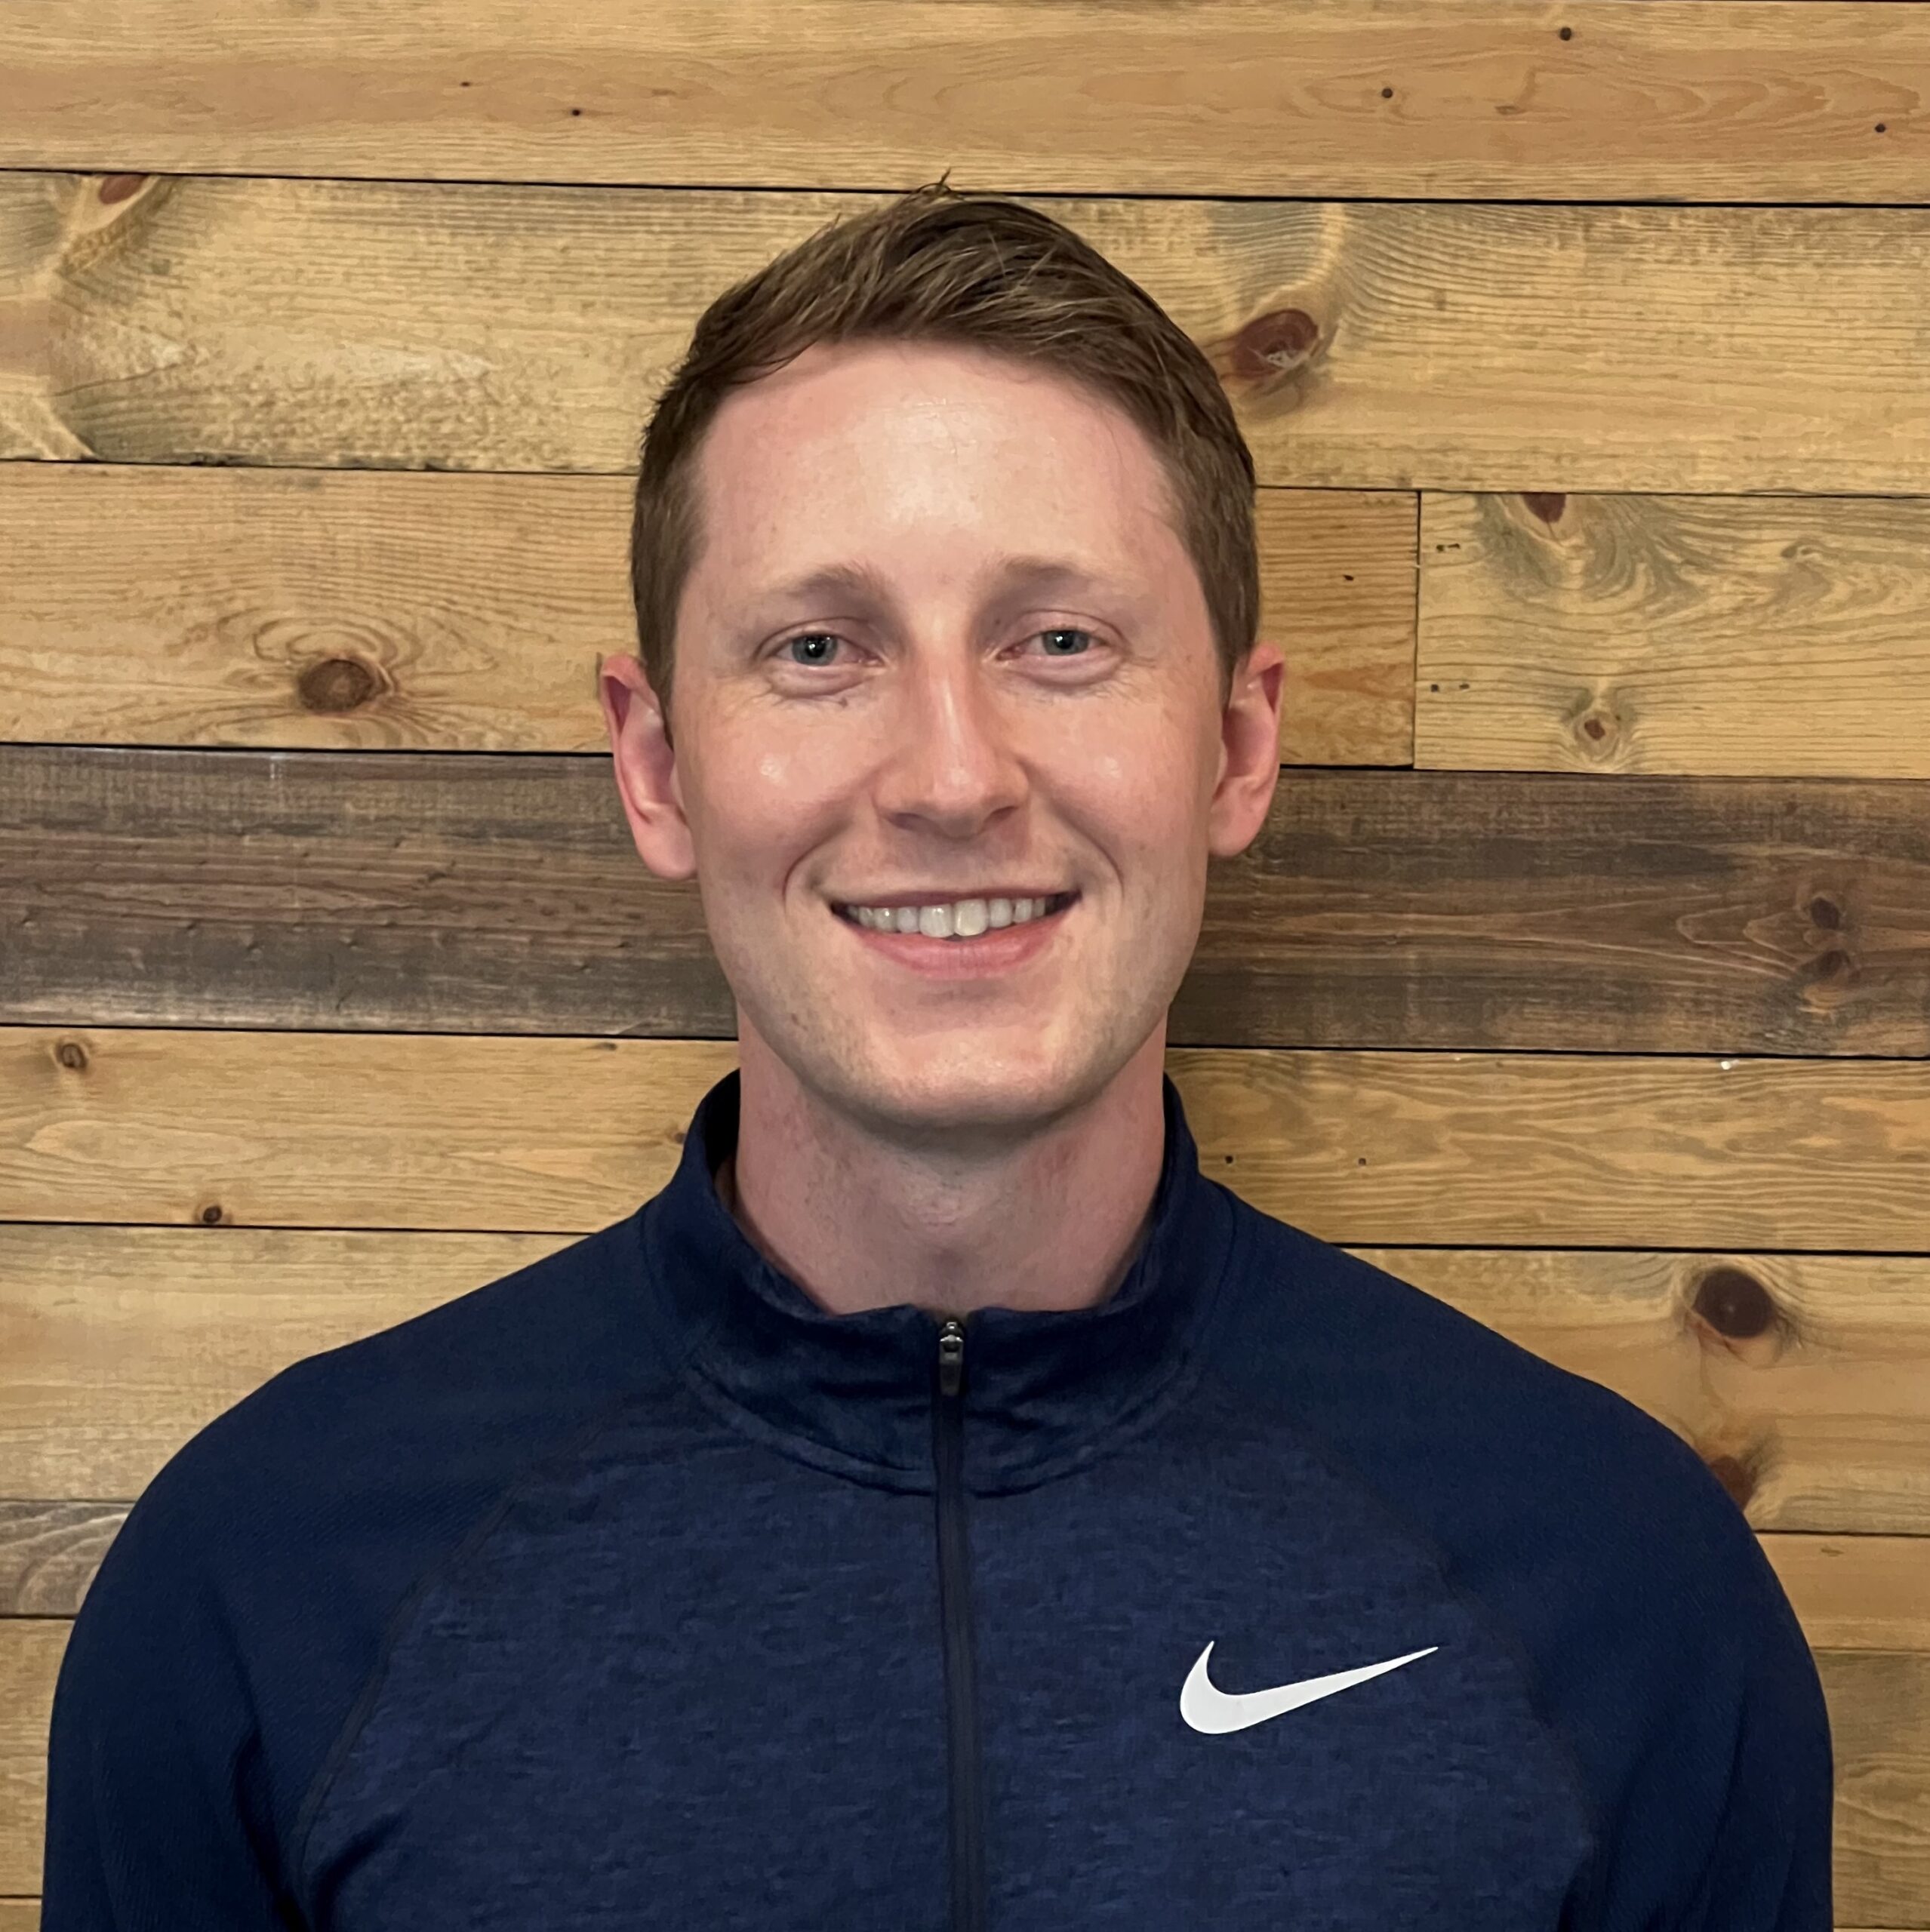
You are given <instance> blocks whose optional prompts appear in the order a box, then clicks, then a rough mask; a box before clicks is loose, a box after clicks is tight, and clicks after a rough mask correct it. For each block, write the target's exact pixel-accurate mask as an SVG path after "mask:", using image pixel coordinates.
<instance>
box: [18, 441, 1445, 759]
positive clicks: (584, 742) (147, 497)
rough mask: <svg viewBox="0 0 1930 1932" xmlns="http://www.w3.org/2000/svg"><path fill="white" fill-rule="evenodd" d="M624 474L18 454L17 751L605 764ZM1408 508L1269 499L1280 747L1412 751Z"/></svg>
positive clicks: (1407, 500) (623, 567)
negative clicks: (177, 750) (224, 750)
mask: <svg viewBox="0 0 1930 1932" xmlns="http://www.w3.org/2000/svg"><path fill="white" fill-rule="evenodd" d="M634 489H635V484H634V481H633V479H631V478H627V477H621V476H535V475H423V474H417V473H413V472H394V471H374V470H274V469H198V468H193V467H189V466H172V467H156V468H146V467H142V466H113V465H110V464H103V463H8V464H0V535H3V536H4V540H5V545H6V568H5V570H4V571H0V740H9V739H20V740H31V741H34V742H38V743H43V744H51V743H69V744H93V745H207V746H273V747H279V748H282V749H289V750H297V749H316V748H324V749H356V750H367V751H393V750H419V751H474V752H499V751H513V752H532V751H545V752H589V751H595V750H601V749H604V748H605V746H606V745H607V743H608V740H607V738H606V736H605V730H604V724H603V718H602V712H601V710H600V709H599V706H598V703H597V690H596V685H597V666H598V665H599V663H600V662H601V660H602V657H603V656H604V654H605V653H606V652H611V651H618V652H628V653H634V652H635V651H636V617H635V614H634V612H633V609H632V607H631V604H630V593H629V518H630V504H631V498H632V495H633V491H634ZM1415 517H1416V508H1415V500H1414V497H1413V495H1412V494H1411V492H1408V491H1330V490H1263V491H1261V492H1260V493H1259V500H1258V503H1257V506H1256V509H1255V512H1254V522H1255V525H1256V527H1257V536H1258V540H1259V546H1260V554H1261V635H1263V636H1265V637H1268V638H1272V639H1273V640H1274V641H1277V642H1279V644H1280V645H1282V647H1283V648H1285V651H1286V652H1287V654H1288V670H1287V677H1286V680H1285V689H1284V692H1283V695H1282V721H1281V743H1280V755H1281V757H1282V759H1283V760H1284V761H1285V762H1287V763H1289V764H1351V765H1365V764H1403V765H1404V764H1411V763H1412V762H1413V759H1414V531H1415Z"/></svg>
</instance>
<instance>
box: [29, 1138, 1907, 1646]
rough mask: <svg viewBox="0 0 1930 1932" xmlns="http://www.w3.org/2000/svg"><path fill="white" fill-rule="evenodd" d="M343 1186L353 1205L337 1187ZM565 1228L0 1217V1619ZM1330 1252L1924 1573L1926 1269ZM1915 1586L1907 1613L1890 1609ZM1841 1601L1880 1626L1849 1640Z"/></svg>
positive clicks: (1891, 1585)
mask: <svg viewBox="0 0 1930 1932" xmlns="http://www.w3.org/2000/svg"><path fill="white" fill-rule="evenodd" d="M415 1112H416V1121H415V1124H417V1125H420V1126H423V1128H424V1129H425V1131H426V1132H429V1133H431V1134H432V1132H433V1129H432V1128H430V1127H429V1125H428V1124H427V1123H426V1121H423V1118H422V1112H423V1110H422V1109H420V1107H418V1108H417V1109H416V1110H415ZM210 1124H211V1125H214V1126H218V1125H220V1123H219V1122H211V1123H210ZM331 1126H332V1127H333V1128H334V1135H331V1138H334V1137H338V1136H339V1133H340V1123H339V1122H337V1123H331ZM422 1152H423V1157H424V1158H425V1159H426V1160H429V1161H432V1160H433V1159H434V1158H436V1155H437V1153H438V1152H439V1149H437V1147H436V1146H435V1145H434V1143H433V1141H430V1143H429V1144H427V1145H426V1146H424V1147H423V1150H422ZM338 1179H339V1184H340V1186H341V1187H342V1189H343V1192H345V1193H350V1192H359V1189H360V1187H361V1185H362V1183H361V1182H360V1180H359V1177H356V1176H354V1175H352V1174H342V1175H340V1176H339V1177H338ZM649 1191H654V1189H651V1190H649ZM642 1192H643V1190H641V1189H640V1190H639V1198H642ZM506 1205H508V1206H509V1207H511V1208H512V1209H513V1206H514V1203H513V1201H511V1202H509V1203H506ZM618 1213H620V1210H617V1211H613V1212H612V1214H611V1217H610V1218H611V1219H613V1220H614V1219H615V1218H617V1214H618ZM573 1238H574V1236H572V1235H562V1234H557V1233H552V1234H547V1235H537V1234H527V1235H509V1234H466V1233H460V1232H390V1231H388V1230H386V1229H380V1228H371V1229H300V1228H272V1227H259V1226H247V1227H235V1226H217V1227H214V1228H205V1227H200V1228H180V1227H174V1228H165V1227H146V1228H143V1227H128V1226H88V1225H85V1224H76V1225H72V1226H59V1225H39V1224H35V1223H12V1224H0V1497H14V1498H17V1499H25V1498H33V1499H39V1500H38V1501H34V1502H25V1501H23V1502H20V1503H19V1504H18V1505H17V1507H18V1508H19V1509H20V1510H23V1511H25V1512H27V1513H26V1514H25V1515H20V1516H17V1517H16V1518H14V1521H13V1525H12V1529H11V1533H10V1535H11V1543H12V1545H13V1548H14V1552H15V1553H14V1556H13V1557H12V1558H11V1564H12V1568H11V1575H12V1577H13V1581H12V1583H11V1586H10V1585H9V1584H8V1583H7V1582H6V1580H5V1579H6V1577H7V1575H8V1574H9V1572H8V1570H7V1569H6V1567H5V1564H7V1562H8V1559H7V1558H4V1557H0V1611H5V1609H6V1608H7V1607H8V1603H9V1601H11V1603H12V1604H13V1607H14V1608H16V1609H17V1610H32V1611H45V1612H48V1613H51V1612H56V1611H60V1610H63V1609H66V1608H70V1607H72V1604H71V1602H70V1601H69V1597H68V1594H67V1593H69V1592H71V1590H72V1587H73V1581H74V1574H75V1573H74V1565H75V1563H76V1562H81V1561H85V1562H86V1563H87V1564H88V1566H89V1567H88V1574H91V1561H92V1560H93V1559H94V1558H95V1557H96V1556H97V1555H98V1552H99V1550H100V1549H101V1548H103V1547H104V1543H103V1540H102V1538H103V1531H104V1532H105V1533H106V1534H111V1524H109V1521H108V1520H107V1518H111V1516H112V1514H113V1512H114V1511H115V1509H117V1508H118V1505H116V1504H114V1503H111V1502H109V1503H103V1502H102V1501H101V1500H100V1499H103V1498H115V1497H119V1498H128V1497H133V1496H135V1495H137V1494H139V1492H140V1490H141V1489H142V1488H143V1487H144V1486H145V1485H146V1483H147V1481H148V1480H149V1478H151V1477H152V1475H153V1473H154V1472H155V1470H156V1469H159V1467H160V1466H161V1464H162V1463H163V1462H164V1461H165V1460H166V1459H167V1457H168V1456H169V1455H171V1454H173V1453H174V1451H175V1450H176V1449H177V1448H178V1447H180V1444H182V1443H183V1442H185V1441H186V1440H187V1439H188V1438H189V1436H190V1435H192V1434H193V1433H194V1432H195V1430H196V1429H199V1428H200V1427H201V1426H202V1425H204V1424H205V1423H207V1422H208V1421H210V1420H212V1419H213V1417H214V1416H216V1415H217V1414H220V1412H221V1411H223V1410H224V1409H226V1408H228V1407H232V1404H235V1402H238V1401H240V1400H241V1399H242V1397H243V1396H245V1395H247V1394H248V1392H250V1391H251V1390H252V1389H255V1388H257V1387H258V1386H260V1384H261V1383H263V1382H265V1381H266V1380H268V1379H269V1377H271V1376H272V1375H273V1374H275V1373H277V1372H278V1371H279V1370H281V1369H282V1368H283V1367H286V1366H287V1365H288V1364H289V1363H291V1362H293V1361H298V1360H300V1359H301V1358H303V1357H305V1356H307V1355H314V1354H316V1353H319V1352H321V1351H322V1350H323V1349H330V1348H334V1347H337V1346H340V1345H342V1344H343V1343H348V1342H351V1341H353V1340H356V1339H357V1338H358V1337H360V1336H362V1335H365V1334H371V1333H373V1332H374V1331H376V1330H377V1329H380V1328H385V1327H390V1326H392V1324H395V1323H396V1322H398V1321H405V1320H407V1319H408V1318H409V1317H410V1316H411V1315H416V1314H418V1313H420V1312H422V1311H423V1309H427V1308H430V1307H433V1306H438V1305H439V1304H440V1303H444V1302H446V1301H448V1300H453V1299H454V1298H455V1297H457V1296H459V1295H461V1294H466V1293H467V1292H468V1291H470V1290H472V1289H474V1288H476V1287H481V1286H482V1285H483V1284H485V1282H488V1281H493V1280H495V1279H497V1278H500V1276H502V1275H506V1274H509V1273H510V1272H513V1270H514V1269H518V1268H520V1267H522V1266H526V1265H528V1263H531V1262H533V1261H534V1260H537V1259H538V1258H540V1257H541V1256H543V1255H544V1254H548V1253H549V1252H551V1251H553V1249H555V1248H556V1247H560V1246H562V1245H563V1244H565V1242H566V1241H568V1240H570V1239H573ZM1351 1251H1352V1252H1354V1253H1357V1254H1360V1255H1361V1256H1362V1257H1363V1258H1364V1259H1365V1260H1368V1261H1371V1263H1374V1265H1375V1266H1377V1267H1381V1268H1384V1269H1386V1270H1387V1272H1389V1273H1390V1274H1392V1275H1396V1276H1397V1277H1399V1278H1400V1279H1402V1280H1403V1281H1411V1282H1412V1283H1413V1284H1414V1285H1415V1286H1416V1287H1420V1288H1421V1289H1423V1290H1424V1291H1426V1292H1427V1293H1429V1294H1433V1295H1437V1296H1439V1297H1440V1298H1441V1299H1442V1300H1445V1301H1446V1302H1448V1303H1451V1305H1452V1306H1455V1307H1457V1308H1458V1309H1461V1310H1462V1311H1463V1312H1464V1313H1466V1314H1467V1315H1472V1316H1473V1318H1475V1319H1476V1320H1477V1321H1482V1322H1485V1324H1487V1325H1488V1326H1489V1327H1492V1328H1494V1329H1496V1330H1498V1331H1499V1332H1501V1334H1505V1335H1507V1336H1508V1337H1510V1339H1511V1340H1514V1341H1516V1342H1518V1343H1520V1344H1521V1345H1522V1346H1523V1347H1525V1348H1528V1349H1532V1350H1533V1351H1534V1352H1535V1353H1537V1354H1538V1355H1542V1356H1544V1357H1545V1358H1547V1359H1548V1360H1550V1361H1553V1362H1556V1363H1557V1364H1559V1365H1560V1366H1561V1367H1564V1368H1566V1369H1568V1370H1570V1371H1573V1372H1574V1374H1578V1375H1584V1376H1587V1377H1590V1379H1591V1380H1595V1381H1597V1382H1599V1383H1602V1384H1604V1385H1605V1386H1607V1387H1608V1388H1611V1389H1614V1390H1615V1391H1616V1392H1617V1393H1618V1394H1620V1395H1623V1396H1624V1397H1626V1398H1627V1399H1628V1400H1629V1401H1632V1402H1634V1403H1636V1404H1638V1405H1639V1407H1642V1408H1643V1409H1644V1410H1645V1411H1648V1413H1649V1414H1651V1415H1653V1416H1655V1417H1657V1418H1658V1420H1660V1421H1661V1422H1663V1423H1665V1424H1666V1425H1667V1426H1668V1427H1670V1429H1673V1430H1674V1431H1675V1432H1676V1434H1677V1435H1680V1436H1681V1437H1682V1438H1683V1439H1684V1440H1685V1441H1687V1442H1688V1443H1689V1444H1691V1446H1692V1447H1695V1449H1696V1451H1698V1454H1701V1456H1702V1457H1703V1459H1704V1461H1705V1462H1707V1463H1708V1464H1709V1465H1710V1467H1711V1468H1712V1469H1714V1470H1715V1472H1716V1474H1717V1475H1719V1477H1720V1478H1721V1479H1722V1481H1723V1483H1724V1484H1725V1486H1726V1487H1728V1490H1729V1492H1730V1494H1731V1495H1732V1496H1734V1497H1735V1499H1736V1500H1737V1501H1738V1503H1739V1504H1740V1505H1741V1506H1744V1509H1745V1511H1746V1513H1747V1515H1748V1518H1749V1520H1750V1522H1751V1523H1752V1524H1754V1525H1755V1526H1756V1527H1757V1528H1758V1529H1760V1530H1775V1531H1811V1532H1818V1533H1831V1534H1834V1533H1841V1532H1846V1531H1855V1532H1859V1533H1861V1534H1859V1535H1858V1537H1857V1538H1856V1540H1855V1543H1854V1545H1853V1548H1854V1550H1855V1554H1856V1555H1857V1558H1858V1563H1859V1564H1865V1565H1873V1564H1876V1560H1877V1558H1878V1557H1879V1556H1880V1555H1882V1553H1883V1552H1882V1548H1881V1547H1880V1545H1881V1541H1882V1533H1886V1532H1887V1533H1894V1534H1901V1535H1904V1536H1906V1537H1907V1536H1908V1535H1910V1534H1916V1535H1920V1536H1922V1537H1925V1541H1924V1542H1923V1543H1922V1545H1921V1549H1922V1552H1924V1553H1925V1557H1926V1558H1930V1295H1926V1294H1925V1284H1926V1283H1930V1258H1924V1257H1904V1256H1888V1255H1856V1256H1845V1255H1793V1254H1724V1255H1721V1256H1711V1255H1707V1254H1654V1253H1649V1254H1642V1253H1622V1252H1594V1251H1587V1250H1548V1249H1525V1250H1510V1249H1493V1248H1490V1249H1477V1250H1471V1251H1455V1250H1445V1249H1440V1248H1387V1247H1377V1248H1365V1247H1356V1248H1354V1249H1353V1250H1351ZM70 1506H71V1507H70ZM4 1507H5V1506H4V1505H0V1508H4ZM49 1510H51V1511H52V1512H53V1513H52V1514H51V1515H48V1514H46V1513H45V1512H47V1511H49ZM75 1510H78V1512H79V1513H78V1514H75V1513H74V1512H75ZM103 1510H104V1511H105V1512H106V1516H103V1514H102V1512H103ZM5 1540H7V1539H5V1538H0V1542H5ZM1850 1574H1854V1575H1855V1576H1856V1577H1858V1578H1860V1579H1862V1580H1864V1582H1865V1583H1867V1584H1868V1586H1869V1589H1870V1592H1872V1593H1873V1594H1872V1595H1869V1596H1868V1597H1867V1599H1866V1600H1864V1601H1861V1603H1859V1604H1855V1605H1854V1606H1852V1605H1849V1604H1845V1603H1844V1602H1843V1601H1841V1600H1840V1599H1839V1598H1838V1599H1833V1601H1834V1602H1835V1607H1834V1608H1833V1610H1832V1611H1831V1612H1830V1617H1831V1622H1830V1635H1829V1641H1830V1642H1831V1643H1832V1644H1836V1645H1838V1646H1839V1647H1846V1646H1851V1645H1853V1644H1863V1643H1865V1642H1873V1641H1878V1638H1879V1637H1880V1638H1881V1639H1882V1641H1885V1642H1889V1641H1892V1639H1898V1642H1897V1646H1896V1647H1915V1646H1916V1644H1918V1643H1919V1641H1920V1642H1921V1644H1922V1647H1923V1648H1925V1649H1930V1568H1925V1567H1923V1565H1922V1563H1919V1564H1917V1566H1916V1568H1915V1569H1913V1570H1910V1569H1908V1568H1907V1567H1906V1569H1905V1570H1904V1571H1897V1572H1895V1574H1892V1573H1891V1572H1890V1571H1878V1570H1876V1569H1875V1568H1870V1567H1864V1568H1856V1567H1852V1571H1851V1572H1850ZM1804 1575H1805V1577H1806V1578H1807V1579H1808V1583H1807V1584H1806V1585H1805V1587H1806V1588H1808V1590H1809V1594H1810V1595H1811V1597H1812V1598H1815V1600H1816V1601H1818V1603H1821V1601H1823V1599H1824V1597H1825V1596H1826V1595H1827V1594H1828V1592H1829V1590H1830V1587H1831V1586H1832V1585H1833V1580H1835V1579H1836V1577H1837V1575H1838V1571H1836V1568H1834V1567H1832V1562H1831V1559H1830V1555H1829V1554H1828V1553H1827V1552H1818V1554H1817V1555H1815V1557H1814V1558H1812V1559H1811V1567H1810V1569H1809V1570H1808V1571H1805V1572H1804ZM1879 1578H1887V1579H1888V1581H1887V1582H1883V1583H1880V1586H1879ZM1906 1583H1908V1587H1906ZM1919 1586H1920V1595H1919V1598H1918V1603H1919V1617H1918V1620H1917V1622H1916V1623H1914V1624H1913V1623H1912V1622H1911V1620H1910V1616H1909V1614H1908V1613H1907V1611H1905V1610H1904V1608H1903V1607H1902V1605H1903V1604H1904V1603H1905V1602H1906V1601H1907V1599H1908V1598H1909V1597H1910V1593H1911V1592H1912V1591H1913V1590H1916V1589H1919ZM1852 1607H1853V1608H1855V1611H1856V1612H1857V1614H1861V1615H1863V1616H1865V1617H1870V1618H1873V1619H1874V1620H1875V1627H1876V1630H1877V1633H1878V1634H1877V1636H1876V1637H1855V1638H1852V1637H1850V1636H1848V1635H1845V1631H1846V1630H1847V1629H1848V1628H1849V1627H1850V1626H1849V1625H1848V1623H1847V1622H1846V1618H1847V1617H1848V1615H1849V1613H1850V1611H1851V1609H1852ZM1819 1614H1820V1613H1819ZM1899 1632H1916V1633H1917V1634H1913V1635H1907V1636H1904V1637H1901V1638H1899V1635H1898V1633H1899Z"/></svg>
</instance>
